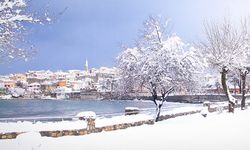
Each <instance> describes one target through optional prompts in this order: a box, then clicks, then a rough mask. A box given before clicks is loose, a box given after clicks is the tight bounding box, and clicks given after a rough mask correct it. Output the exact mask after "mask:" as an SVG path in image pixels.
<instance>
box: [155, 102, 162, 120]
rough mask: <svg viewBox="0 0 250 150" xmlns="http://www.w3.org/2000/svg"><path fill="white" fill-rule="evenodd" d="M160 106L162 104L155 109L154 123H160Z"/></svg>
mask: <svg viewBox="0 0 250 150" xmlns="http://www.w3.org/2000/svg"><path fill="white" fill-rule="evenodd" d="M162 105H163V102H162V103H161V104H160V105H158V106H157V109H156V111H157V113H156V118H155V122H158V121H161V120H160V115H161V107H162Z"/></svg>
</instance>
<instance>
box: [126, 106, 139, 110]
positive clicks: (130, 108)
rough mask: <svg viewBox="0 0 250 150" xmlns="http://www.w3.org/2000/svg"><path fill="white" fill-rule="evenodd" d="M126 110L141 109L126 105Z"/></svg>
mask: <svg viewBox="0 0 250 150" xmlns="http://www.w3.org/2000/svg"><path fill="white" fill-rule="evenodd" d="M125 110H139V108H138V107H126V108H125Z"/></svg>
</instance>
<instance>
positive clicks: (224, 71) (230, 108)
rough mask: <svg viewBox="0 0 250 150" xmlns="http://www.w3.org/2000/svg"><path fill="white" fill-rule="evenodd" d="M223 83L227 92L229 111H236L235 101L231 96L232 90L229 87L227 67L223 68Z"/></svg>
mask: <svg viewBox="0 0 250 150" xmlns="http://www.w3.org/2000/svg"><path fill="white" fill-rule="evenodd" d="M221 84H222V88H223V90H224V92H225V94H226V97H227V99H228V102H229V104H228V110H229V112H232V113H233V112H234V107H235V103H234V102H232V101H231V97H230V92H229V89H228V87H227V69H226V67H223V68H222V72H221Z"/></svg>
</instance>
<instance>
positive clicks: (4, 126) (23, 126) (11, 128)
mask: <svg viewBox="0 0 250 150" xmlns="http://www.w3.org/2000/svg"><path fill="white" fill-rule="evenodd" d="M86 127H87V123H86V121H81V120H79V121H61V122H47V123H42V122H36V123H32V122H28V121H24V122H21V121H19V122H17V123H14V122H9V123H0V133H8V132H30V131H34V132H38V131H56V130H70V129H83V128H86Z"/></svg>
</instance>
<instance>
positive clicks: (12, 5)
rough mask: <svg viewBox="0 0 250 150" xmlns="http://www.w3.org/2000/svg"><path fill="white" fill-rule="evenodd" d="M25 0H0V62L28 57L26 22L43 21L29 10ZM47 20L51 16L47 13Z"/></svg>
mask: <svg viewBox="0 0 250 150" xmlns="http://www.w3.org/2000/svg"><path fill="white" fill-rule="evenodd" d="M27 8H28V4H27V2H26V1H25V0H0V62H4V61H11V60H13V59H17V58H22V59H24V60H26V59H27V56H28V53H27V49H25V48H23V47H22V46H21V45H22V44H23V43H24V39H23V32H24V31H25V30H26V29H25V26H24V23H32V24H34V23H41V22H42V21H41V19H37V18H36V16H35V15H34V13H32V12H30V11H28V9H27ZM45 17H46V18H45V19H46V20H45V21H50V18H48V17H47V15H46V14H45Z"/></svg>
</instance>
